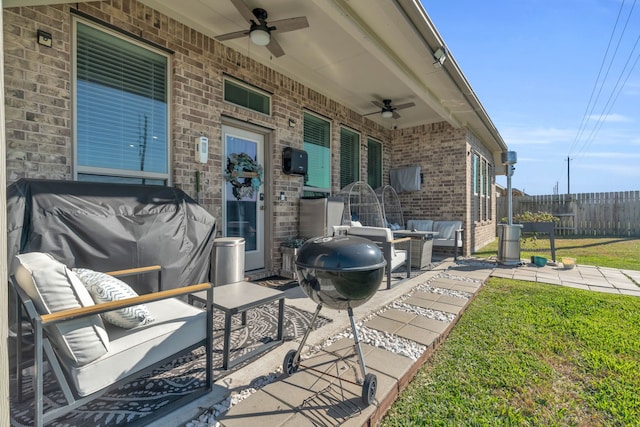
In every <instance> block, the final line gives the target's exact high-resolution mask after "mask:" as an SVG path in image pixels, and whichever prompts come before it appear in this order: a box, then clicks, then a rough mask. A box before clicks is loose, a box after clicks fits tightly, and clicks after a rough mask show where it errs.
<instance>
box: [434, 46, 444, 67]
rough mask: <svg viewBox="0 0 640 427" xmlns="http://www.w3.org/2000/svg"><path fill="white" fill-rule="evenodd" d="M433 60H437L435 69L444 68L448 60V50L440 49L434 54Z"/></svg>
mask: <svg viewBox="0 0 640 427" xmlns="http://www.w3.org/2000/svg"><path fill="white" fill-rule="evenodd" d="M433 59H435V62H434V63H433V66H434V67H436V68H439V67H442V64H444V61H446V60H447V50H446V49H445V48H444V47H439V48H438V49H436V51H435V52H433Z"/></svg>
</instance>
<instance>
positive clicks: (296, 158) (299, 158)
mask: <svg viewBox="0 0 640 427" xmlns="http://www.w3.org/2000/svg"><path fill="white" fill-rule="evenodd" d="M307 163H308V158H307V152H306V151H304V150H298V149H295V148H291V147H286V148H285V149H284V150H282V172H284V173H286V174H296V175H305V174H306V173H307Z"/></svg>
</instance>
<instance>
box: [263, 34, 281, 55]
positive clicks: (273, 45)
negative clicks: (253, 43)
mask: <svg viewBox="0 0 640 427" xmlns="http://www.w3.org/2000/svg"><path fill="white" fill-rule="evenodd" d="M266 47H267V49H269V52H271V54H272V55H273V56H275V57H276V58H279V57H281V56H282V55H284V50H282V46H280V43H278V42H277V41H276V39H275V38H273V36H271V41H270V42H269V44H268V45H267V46H266Z"/></svg>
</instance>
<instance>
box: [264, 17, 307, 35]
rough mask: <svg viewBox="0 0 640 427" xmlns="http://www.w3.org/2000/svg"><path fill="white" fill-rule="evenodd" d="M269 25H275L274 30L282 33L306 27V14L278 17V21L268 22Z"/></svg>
mask: <svg viewBox="0 0 640 427" xmlns="http://www.w3.org/2000/svg"><path fill="white" fill-rule="evenodd" d="M269 26H270V27H276V29H275V31H278V32H279V33H284V32H287V31H293V30H299V29H300V28H307V27H308V26H309V21H307V17H306V16H298V17H297V18H287V19H280V20H278V21H273V22H269Z"/></svg>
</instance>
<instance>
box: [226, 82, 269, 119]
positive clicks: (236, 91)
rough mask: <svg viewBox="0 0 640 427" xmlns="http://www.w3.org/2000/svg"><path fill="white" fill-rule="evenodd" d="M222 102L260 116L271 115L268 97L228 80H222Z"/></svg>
mask: <svg viewBox="0 0 640 427" xmlns="http://www.w3.org/2000/svg"><path fill="white" fill-rule="evenodd" d="M224 100H225V101H227V102H230V103H232V104H236V105H239V106H241V107H245V108H248V109H250V110H253V111H257V112H259V113H262V114H267V115H269V114H271V97H269V95H267V94H265V93H262V92H259V91H258V90H256V89H252V88H250V87H248V86H246V85H243V84H240V83H238V82H234V81H232V80H230V79H225V80H224Z"/></svg>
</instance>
